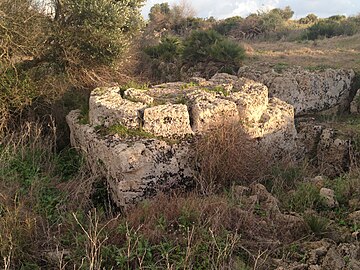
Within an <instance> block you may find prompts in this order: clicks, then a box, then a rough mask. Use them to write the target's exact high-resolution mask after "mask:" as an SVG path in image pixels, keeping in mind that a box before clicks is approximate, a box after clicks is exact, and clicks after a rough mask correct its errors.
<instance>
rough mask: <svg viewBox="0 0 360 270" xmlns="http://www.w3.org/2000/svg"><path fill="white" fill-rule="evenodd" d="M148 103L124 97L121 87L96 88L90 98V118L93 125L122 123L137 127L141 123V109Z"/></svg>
mask: <svg viewBox="0 0 360 270" xmlns="http://www.w3.org/2000/svg"><path fill="white" fill-rule="evenodd" d="M145 108H146V105H145V104H143V103H140V102H132V101H129V100H127V99H123V98H122V97H121V95H120V88H118V87H112V88H105V87H103V88H96V89H95V90H94V91H92V93H91V96H90V100H89V120H90V124H91V125H93V126H99V125H103V126H106V127H108V126H111V125H113V124H122V125H124V126H126V127H129V128H137V127H139V124H140V111H141V110H143V109H145Z"/></svg>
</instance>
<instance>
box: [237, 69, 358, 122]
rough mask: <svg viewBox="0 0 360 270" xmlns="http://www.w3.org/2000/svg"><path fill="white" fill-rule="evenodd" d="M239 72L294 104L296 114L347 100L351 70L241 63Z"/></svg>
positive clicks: (326, 107) (314, 110) (273, 95)
mask: <svg viewBox="0 0 360 270" xmlns="http://www.w3.org/2000/svg"><path fill="white" fill-rule="evenodd" d="M238 75H239V76H240V77H246V78H249V79H252V80H255V81H258V82H261V83H263V84H265V85H266V86H267V87H268V88H269V94H270V96H271V97H277V98H279V99H281V100H283V101H285V102H287V103H289V104H291V105H293V106H294V108H295V113H296V115H300V114H305V113H312V112H319V111H323V110H326V109H329V108H332V107H335V106H338V105H339V107H340V109H341V108H344V107H347V106H348V105H349V103H350V100H349V98H350V92H351V82H352V80H353V78H354V76H355V73H354V71H353V70H344V69H337V70H335V69H330V68H329V69H325V70H318V71H309V70H306V69H303V68H301V67H289V68H281V69H277V68H276V66H271V65H269V64H264V65H263V66H256V67H249V66H244V67H242V68H240V69H239V72H238Z"/></svg>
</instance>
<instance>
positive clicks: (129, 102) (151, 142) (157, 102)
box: [67, 74, 297, 206]
mask: <svg viewBox="0 0 360 270" xmlns="http://www.w3.org/2000/svg"><path fill="white" fill-rule="evenodd" d="M194 81H196V82H198V84H196V83H194V82H193V83H181V82H175V83H167V84H161V85H156V86H154V87H151V88H150V89H147V90H139V89H134V88H130V89H127V90H126V91H124V93H123V97H122V96H121V94H120V89H119V88H117V87H113V88H97V89H95V90H94V91H93V92H92V94H91V97H90V101H89V105H90V111H89V118H90V124H89V125H81V124H80V123H79V121H78V118H79V114H78V112H76V111H75V112H72V113H70V114H69V115H68V117H67V122H68V124H69V126H70V130H71V141H72V145H73V146H74V147H77V148H78V149H81V150H82V151H83V152H84V153H85V155H86V156H87V159H88V161H89V162H90V163H92V165H93V167H94V168H95V169H94V170H95V171H97V172H102V174H103V175H105V176H106V177H107V178H108V182H109V186H110V187H111V191H112V192H111V194H112V197H113V198H114V201H115V202H116V203H117V204H118V205H119V206H122V205H126V204H128V203H131V202H133V201H137V200H140V199H141V198H143V197H147V196H150V195H151V194H154V193H156V192H157V191H159V190H162V189H166V188H170V187H173V186H183V185H185V186H189V185H190V184H189V183H191V181H192V180H193V179H194V177H195V174H196V172H195V170H194V168H193V167H194V164H193V163H191V160H192V157H193V154H192V152H191V150H190V149H191V145H190V144H189V141H191V140H189V136H190V137H191V135H196V136H203V135H204V134H205V133H206V132H209V131H211V130H212V129H215V128H217V127H218V126H220V125H224V124H227V123H229V124H233V125H239V126H240V127H241V128H242V129H243V130H244V132H245V133H246V134H247V135H248V136H249V139H252V140H254V141H256V142H257V143H258V144H260V146H261V147H266V148H267V151H268V152H269V153H270V152H271V153H274V154H276V155H278V154H283V153H286V154H289V153H293V152H296V142H295V140H296V135H297V133H296V129H295V125H294V109H293V107H292V106H291V105H289V104H287V103H285V102H284V101H281V100H279V99H277V98H270V99H269V97H268V89H267V87H266V86H265V85H263V84H261V83H257V82H254V81H252V80H249V79H244V78H237V77H236V76H231V75H228V74H216V76H214V77H213V78H212V79H210V80H208V81H207V80H202V79H199V78H195V79H194ZM113 125H121V126H120V127H119V126H117V127H114V128H113V129H112V130H117V129H116V128H120V130H121V131H122V133H121V134H120V135H116V134H115V135H101V134H104V132H103V133H101V132H97V131H96V130H95V127H97V126H101V127H102V128H100V129H102V130H104V129H106V128H108V127H112V126H113ZM123 133H126V134H125V135H124V134H123ZM105 134H107V133H106V132H105ZM174 139H175V140H174ZM255 139H256V140H255ZM239 151H241V149H239ZM97 164H102V165H101V166H102V169H99V165H97ZM101 166H100V167H101Z"/></svg>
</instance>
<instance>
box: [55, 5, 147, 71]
mask: <svg viewBox="0 0 360 270" xmlns="http://www.w3.org/2000/svg"><path fill="white" fill-rule="evenodd" d="M142 2H143V1H142V0H131V1H113V0H84V1H74V0H65V1H61V2H60V1H59V2H58V5H56V6H55V20H54V22H55V24H54V26H53V27H54V29H53V33H54V35H53V36H52V37H51V39H52V42H53V43H54V46H53V48H52V50H50V53H51V54H52V55H55V56H58V57H59V58H60V59H56V60H58V61H60V64H65V65H69V64H72V63H74V64H75V65H77V66H82V65H83V66H85V67H91V66H92V65H109V64H111V63H113V62H114V61H115V60H117V59H118V57H119V56H121V55H123V53H124V52H125V49H126V48H127V47H128V46H129V41H130V40H131V38H132V37H133V36H134V34H136V32H137V31H138V30H139V28H140V26H141V23H142V21H141V15H140V7H141V5H142Z"/></svg>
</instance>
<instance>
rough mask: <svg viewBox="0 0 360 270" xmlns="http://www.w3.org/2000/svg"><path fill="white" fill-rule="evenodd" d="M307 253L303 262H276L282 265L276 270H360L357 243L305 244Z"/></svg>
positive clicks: (304, 248) (325, 240) (324, 241)
mask: <svg viewBox="0 0 360 270" xmlns="http://www.w3.org/2000/svg"><path fill="white" fill-rule="evenodd" d="M301 246H302V249H303V250H304V251H305V254H304V256H303V260H302V262H289V263H286V262H284V261H283V260H279V261H275V264H280V265H281V266H279V267H277V268H276V270H289V269H291V270H295V269H306V270H310V269H311V270H316V269H319V270H322V269H334V270H354V269H360V246H359V244H356V243H342V244H338V245H337V244H335V243H334V242H333V241H331V240H330V239H326V238H324V239H322V240H320V241H316V242H305V243H303V244H302V245H301Z"/></svg>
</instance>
